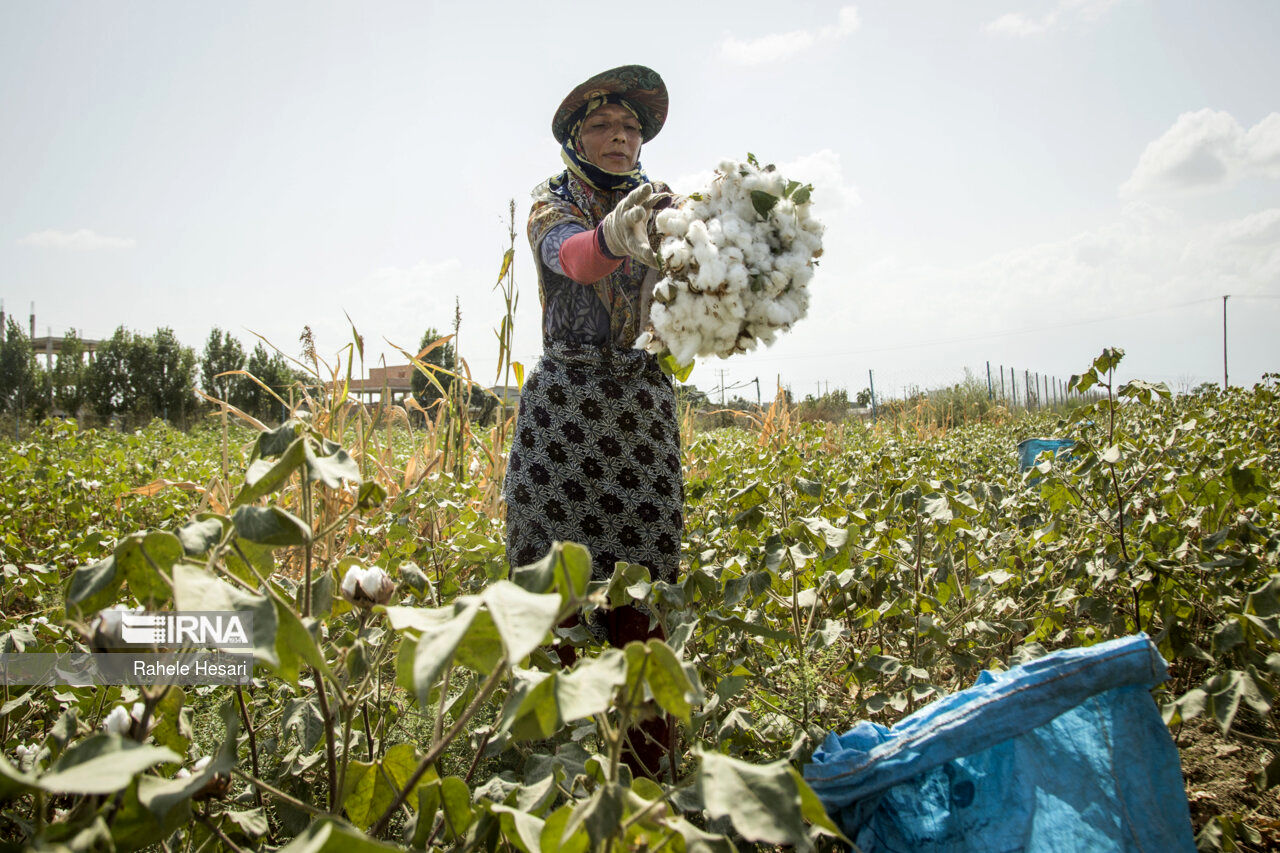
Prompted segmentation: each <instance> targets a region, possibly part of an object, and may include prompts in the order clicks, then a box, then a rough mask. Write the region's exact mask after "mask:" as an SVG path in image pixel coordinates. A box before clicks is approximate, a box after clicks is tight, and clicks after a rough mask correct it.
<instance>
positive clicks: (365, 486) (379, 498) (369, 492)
mask: <svg viewBox="0 0 1280 853" xmlns="http://www.w3.org/2000/svg"><path fill="white" fill-rule="evenodd" d="M386 499H387V490H386V489H385V488H384V487H383V486H382V484H381V483H379V482H376V481H374V480H365V481H364V482H363V483H361V484H360V490H359V491H358V492H357V493H356V509H358V510H366V509H375V508H377V507H380V506H382V504H383V502H385V501H386Z"/></svg>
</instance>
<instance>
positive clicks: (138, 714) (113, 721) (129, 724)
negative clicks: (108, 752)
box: [102, 702, 158, 735]
mask: <svg viewBox="0 0 1280 853" xmlns="http://www.w3.org/2000/svg"><path fill="white" fill-rule="evenodd" d="M144 713H146V705H144V704H143V703H141V702H134V703H133V707H132V709H128V710H126V709H125V707H124V706H123V705H117V706H115V707H114V708H112V709H111V711H110V712H109V713H108V714H107V716H105V717H104V718H103V719H102V730H103V731H105V732H107V733H108V734H117V735H128V734H130V733H131V732H133V731H135V729H136V726H137V725H139V724H140V723H141V722H142V715H143V714H144ZM157 722H158V721H157V720H156V718H155V717H154V716H152V717H151V718H150V719H148V720H147V733H148V734H150V733H151V730H152V729H154V728H155V727H156V723H157Z"/></svg>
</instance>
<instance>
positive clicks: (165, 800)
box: [137, 687, 240, 822]
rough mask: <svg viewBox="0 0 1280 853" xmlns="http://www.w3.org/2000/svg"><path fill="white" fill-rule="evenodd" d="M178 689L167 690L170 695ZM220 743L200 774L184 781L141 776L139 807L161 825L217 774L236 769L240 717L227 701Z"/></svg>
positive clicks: (138, 792)
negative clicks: (176, 808)
mask: <svg viewBox="0 0 1280 853" xmlns="http://www.w3.org/2000/svg"><path fill="white" fill-rule="evenodd" d="M176 689H177V688H173V687H171V688H170V693H172V692H173V691H174V690H176ZM222 723H223V731H224V735H223V740H222V744H221V746H219V748H218V751H217V753H215V754H214V756H213V758H212V759H211V760H210V761H209V763H208V764H206V765H205V766H204V768H203V769H202V770H201V771H200V772H199V773H193V774H192V775H191V776H188V777H187V778H186V779H161V778H159V777H156V776H141V777H139V779H138V790H137V797H138V803H139V804H140V805H141V806H142V807H143V808H145V809H146V810H147V811H148V812H150V813H151V815H152V816H153V817H154V818H155V819H156V820H157V821H160V822H164V821H165V819H166V818H168V817H169V816H170V814H171V812H172V811H173V809H174V808H175V807H177V806H180V805H182V804H184V803H186V802H187V801H188V800H190V799H191V798H192V797H194V796H195V795H196V794H198V793H199V792H200V791H201V789H203V788H204V786H205V785H207V784H209V783H210V782H212V781H213V778H214V777H215V776H217V775H219V774H228V773H230V772H231V768H233V767H235V765H236V742H237V740H236V739H237V738H238V737H239V733H240V716H239V714H238V713H237V711H236V707H235V704H234V703H232V702H230V701H228V702H225V703H223V706H222Z"/></svg>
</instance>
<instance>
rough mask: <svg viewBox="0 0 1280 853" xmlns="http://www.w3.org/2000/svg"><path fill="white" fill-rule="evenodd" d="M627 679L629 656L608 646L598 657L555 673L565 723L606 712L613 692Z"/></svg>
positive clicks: (557, 692) (557, 702)
mask: <svg viewBox="0 0 1280 853" xmlns="http://www.w3.org/2000/svg"><path fill="white" fill-rule="evenodd" d="M626 680H627V658H626V655H624V654H623V653H622V652H621V651H620V650H618V649H605V650H604V651H603V652H601V653H600V654H599V655H598V656H597V657H593V658H587V659H585V660H583V661H580V662H579V663H578V665H577V666H575V667H574V668H573V669H572V670H570V671H569V672H566V673H557V675H556V682H555V684H556V704H557V705H558V706H559V711H560V716H561V718H562V719H563V721H564V722H566V723H571V722H573V721H574V720H582V719H586V718H587V717H591V716H594V715H595V714H600V713H603V712H604V711H606V710H608V709H609V706H610V705H612V704H613V694H614V692H615V691H616V690H617V689H618V688H619V687H621V686H622V685H623V684H624V683H625V682H626Z"/></svg>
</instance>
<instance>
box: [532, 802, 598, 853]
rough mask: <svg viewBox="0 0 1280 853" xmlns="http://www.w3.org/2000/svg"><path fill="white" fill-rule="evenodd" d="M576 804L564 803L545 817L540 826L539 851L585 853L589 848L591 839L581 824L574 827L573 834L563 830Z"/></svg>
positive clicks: (570, 818)
mask: <svg viewBox="0 0 1280 853" xmlns="http://www.w3.org/2000/svg"><path fill="white" fill-rule="evenodd" d="M576 805H577V803H574V802H569V803H565V804H564V805H563V806H561V807H560V808H558V809H556V810H555V811H554V812H552V813H551V814H550V816H548V817H547V820H546V822H545V823H544V824H543V826H542V835H541V836H540V837H539V839H538V843H539V846H540V849H542V850H548V851H550V850H555V851H557V853H586V851H587V848H588V847H590V846H591V838H590V836H588V835H587V830H586V829H585V828H583V826H582V824H581V823H578V824H576V825H575V827H574V830H573V832H571V833H569V832H566V831H565V830H566V829H567V827H568V826H569V821H570V820H572V819H573V810H574V808H575V807H576Z"/></svg>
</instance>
